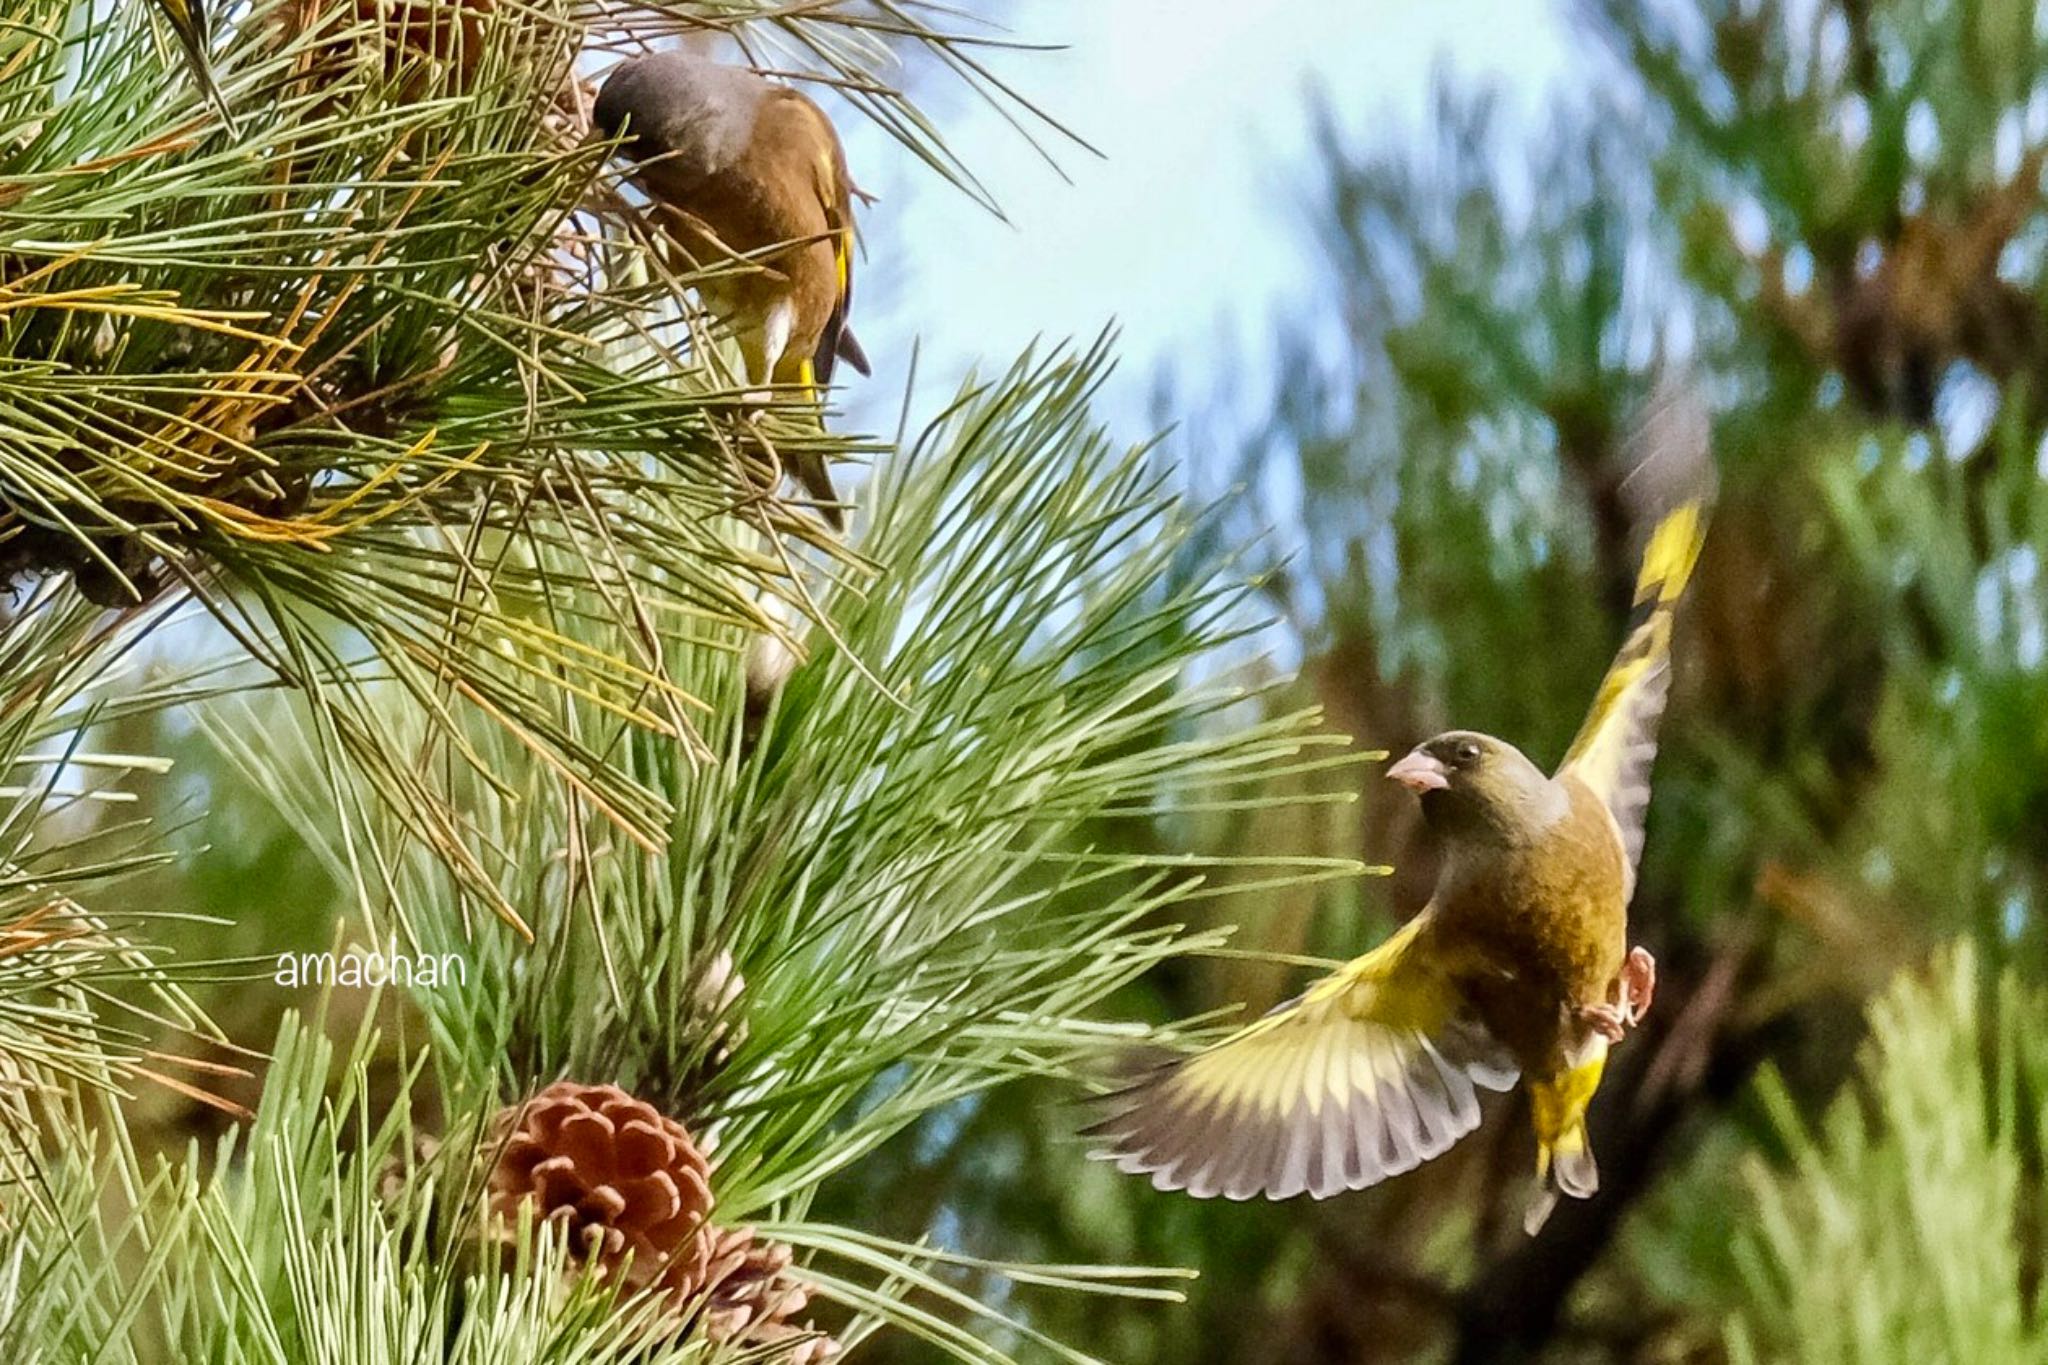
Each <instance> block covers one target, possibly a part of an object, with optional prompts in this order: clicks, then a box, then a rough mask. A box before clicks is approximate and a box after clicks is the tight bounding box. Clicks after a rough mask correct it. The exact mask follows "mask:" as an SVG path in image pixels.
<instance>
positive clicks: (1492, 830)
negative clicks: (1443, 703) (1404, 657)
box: [1387, 730, 1564, 842]
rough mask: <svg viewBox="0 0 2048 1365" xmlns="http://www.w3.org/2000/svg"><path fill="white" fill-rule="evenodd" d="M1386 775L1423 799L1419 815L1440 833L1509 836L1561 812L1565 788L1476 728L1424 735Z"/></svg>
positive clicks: (1510, 747) (1505, 839)
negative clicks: (1427, 737) (1426, 737)
mask: <svg viewBox="0 0 2048 1365" xmlns="http://www.w3.org/2000/svg"><path fill="white" fill-rule="evenodd" d="M1387 776H1388V777H1389V778H1390V779H1392V780H1393V781H1395V782H1399V783H1400V784H1401V785H1402V786H1404V787H1406V788H1408V790H1410V791H1412V792H1414V793H1415V794H1416V795H1417V796H1418V797H1420V798H1421V799H1422V818H1423V819H1424V820H1426V821H1428V822H1429V827H1430V828H1431V829H1432V830H1434V831H1436V832H1437V833H1438V834H1448V835H1455V836H1460V837H1465V838H1487V839H1492V840H1496V841H1502V842H1512V841H1514V840H1516V839H1519V838H1521V837H1524V836H1525V835H1526V834H1527V833H1528V832H1529V831H1531V830H1535V829H1540V828H1542V827H1543V826H1545V825H1546V824H1548V823H1549V822H1550V821H1551V820H1553V819H1555V818H1556V817H1557V816H1558V815H1560V814H1562V813H1563V811H1562V807H1563V805H1564V796H1563V793H1562V791H1561V790H1560V789H1559V788H1558V786H1557V784H1556V783H1554V782H1552V781H1551V780H1550V779H1549V778H1548V777H1546V776H1544V774H1543V770H1542V769H1541V768H1538V767H1537V766H1536V765H1535V764H1534V763H1531V762H1530V761H1529V759H1528V756H1527V755H1525V754H1524V753H1523V752H1522V751H1521V750H1520V749H1517V748H1516V747H1515V746H1514V745H1512V744H1509V743H1507V742H1506V741H1505V740H1499V739H1495V738H1494V737H1493V736H1492V735H1482V734H1480V733H1479V732H1477V731H1476V730H1451V731H1448V732H1446V733H1444V734H1441V735H1438V736H1437V737H1436V738H1435V739H1430V740H1424V741H1423V742H1422V743H1421V744H1418V745H1416V746H1415V747H1414V748H1413V749H1411V750H1409V751H1408V753H1407V755H1406V756H1405V757H1403V758H1402V759H1401V760H1400V761H1399V762H1397V763H1396V764H1394V766H1393V767H1391V768H1389V769H1387Z"/></svg>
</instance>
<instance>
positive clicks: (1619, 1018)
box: [1577, 1003, 1628, 1043]
mask: <svg viewBox="0 0 2048 1365" xmlns="http://www.w3.org/2000/svg"><path fill="white" fill-rule="evenodd" d="M1577 1013H1578V1016H1579V1022H1580V1023H1583V1024H1586V1025H1587V1026H1589V1027H1590V1028H1591V1029H1592V1030H1593V1031H1594V1032H1595V1033H1597V1034H1599V1035H1600V1036H1601V1037H1602V1038H1605V1039H1606V1040H1607V1041H1608V1042H1610V1043H1618V1042H1620V1041H1621V1040H1622V1039H1623V1038H1625V1037H1627V1036H1628V1021H1627V1019H1626V1018H1625V1017H1624V1016H1623V1014H1622V1009H1621V1006H1619V1005H1609V1004H1605V1003H1603V1004H1598V1005H1581V1006H1579V1008H1578V1011H1577Z"/></svg>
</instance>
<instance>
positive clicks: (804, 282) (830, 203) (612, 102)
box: [594, 52, 869, 526]
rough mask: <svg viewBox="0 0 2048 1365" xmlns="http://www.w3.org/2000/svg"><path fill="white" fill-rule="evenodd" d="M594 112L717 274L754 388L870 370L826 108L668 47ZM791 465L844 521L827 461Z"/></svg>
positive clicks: (707, 294)
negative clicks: (839, 364) (846, 369)
mask: <svg viewBox="0 0 2048 1365" xmlns="http://www.w3.org/2000/svg"><path fill="white" fill-rule="evenodd" d="M594 118H595V121H596V124H597V127H598V128H599V130H600V131H602V132H603V133H604V135H605V136H607V137H611V138H617V137H621V136H623V137H624V139H625V141H624V143H623V149H624V151H625V152H626V153H627V154H628V155H629V156H631V157H632V158H633V159H634V160H635V161H636V163H637V165H636V166H635V168H634V171H633V176H634V179H635V181H636V182H637V183H638V184H639V185H640V187H641V188H642V189H643V190H645V191H646V193H647V196H648V198H649V200H650V201H651V203H652V204H653V206H654V211H655V215H656V216H657V218H658V219H659V220H660V222H661V224H662V227H663V228H664V230H665V231H666V232H667V233H668V235H669V236H670V238H671V239H672V240H673V241H674V242H675V243H676V244H677V246H678V247H680V248H681V249H682V251H683V253H684V254H685V255H686V256H688V257H689V258H690V260H691V261H692V262H693V263H694V264H695V265H696V266H697V267H698V268H700V269H704V270H708V271H709V272H710V273H708V274H706V275H703V276H701V277H700V278H699V280H698V282H697V290H698V293H699V295H700V296H701V297H702V298H703V300H704V303H705V305H706V306H707V307H708V308H709V309H710V310H711V311H712V312H713V313H715V314H717V315H718V316H719V317H720V318H722V319H723V320H724V321H725V323H726V324H727V325H728V326H729V327H730V328H731V330H732V333H733V336H734V338H735V339H736V340H737V341H738V343H739V348H740V357H741V359H742V361H743V362H744V364H745V366H746V372H747V382H748V384H749V385H752V386H756V387H760V386H766V385H769V384H776V385H786V386H794V387H796V388H798V389H799V390H801V391H802V392H804V393H805V394H807V395H811V396H813V397H815V396H816V394H817V391H818V389H819V387H820V386H822V385H824V384H827V383H830V382H831V379H832V371H833V366H834V363H835V362H836V361H839V360H844V361H845V362H846V363H847V364H849V365H851V366H852V367H853V368H854V369H855V370H858V371H859V372H860V373H861V374H863V375H865V374H867V373H869V368H868V360H867V356H866V355H865V354H863V353H862V351H861V348H860V343H859V342H858V341H856V340H855V339H854V335H853V332H852V330H851V329H850V328H848V326H847V311H848V309H849V308H850V306H851V305H852V302H853V245H854V242H853V235H854V222H853V197H854V195H855V193H856V190H855V188H854V184H853V181H852V178H851V177H850V176H848V174H847V171H846V153H845V151H844V149H843V148H842V147H841V146H840V143H839V134H838V132H837V131H836V130H835V129H834V128H833V126H832V121H831V120H830V119H828V118H827V117H826V116H825V113H824V111H823V110H821V109H820V108H818V106H817V105H816V104H814V103H812V102H811V101H810V100H809V99H807V98H805V97H804V96H803V95H802V94H799V93H798V92H797V91H795V90H792V89H790V88H789V87H787V86H784V85H778V84H776V83H774V82H772V81H769V80H766V79H764V78H763V77H761V76H758V75H756V74H755V73H753V72H752V71H747V70H743V69H741V68H738V67H732V66H725V65H722V64H720V63H718V62H714V61H710V60H708V59H706V58H703V57H699V56H696V55H694V54H692V53H687V52H664V53H659V54H657V55H654V56H648V57H638V58H635V59H633V60H631V61H628V62H625V63H623V64H621V65H620V66H619V67H618V68H617V69H616V70H614V71H613V72H612V73H611V75H610V76H609V77H607V78H606V80H605V83H604V88H603V90H601V91H600V92H599V93H598V97H597V105H596V108H595V110H594ZM793 463H794V465H795V468H794V470H793V471H792V472H793V473H795V475H796V476H797V479H798V480H799V481H800V482H801V483H802V484H803V485H804V487H805V489H806V490H807V491H809V493H810V494H811V495H812V497H814V498H815V499H817V501H818V503H819V507H820V511H821V512H822V513H823V514H824V515H825V516H826V518H827V519H828V520H830V521H831V522H832V523H833V524H834V525H835V526H837V525H838V524H840V522H841V520H842V517H841V511H840V508H839V505H838V495H837V494H836V492H835V491H834V489H833V487H832V476H831V474H830V472H829V471H828V470H827V469H826V467H825V462H824V458H823V457H822V456H821V455H819V454H817V453H815V452H811V451H804V452H800V453H798V454H797V455H796V456H795V457H794V460H793Z"/></svg>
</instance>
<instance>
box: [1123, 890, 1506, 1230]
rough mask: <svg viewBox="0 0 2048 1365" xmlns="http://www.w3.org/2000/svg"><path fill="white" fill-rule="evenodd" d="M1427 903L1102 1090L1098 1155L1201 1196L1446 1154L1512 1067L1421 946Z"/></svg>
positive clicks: (1344, 1183)
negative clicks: (1270, 1000)
mask: <svg viewBox="0 0 2048 1365" xmlns="http://www.w3.org/2000/svg"><path fill="white" fill-rule="evenodd" d="M1428 918H1429V917H1428V912H1424V914H1423V915H1421V916H1418V917H1417V918H1416V919H1415V920H1414V921H1412V922H1411V923H1410V924H1409V925H1408V926H1407V927H1406V928H1405V929H1403V930H1402V931H1401V932H1400V933H1398V934H1396V935H1394V936H1393V937H1392V938H1390V939H1388V940H1387V941H1386V942H1385V943H1384V944H1382V945H1380V947H1378V948H1377V949H1375V950H1373V951H1372V952H1371V953H1368V954H1366V955H1365V956H1364V957H1362V958H1359V959H1358V960H1357V961H1355V962H1353V963H1351V964H1350V965H1348V966H1346V967H1345V968H1344V969H1342V970H1341V971H1338V972H1336V973H1334V974H1333V975H1331V976H1329V977H1326V978H1325V979H1324V980H1322V981H1321V982H1318V983H1317V984H1316V985H1315V986H1314V987H1312V988H1311V989H1310V990H1309V991H1308V992H1307V994H1305V995H1303V996H1301V997H1300V998H1299V999H1297V1000H1294V1001H1291V1002H1289V1003H1288V1004H1286V1005H1282V1006H1281V1007H1279V1008H1278V1009H1276V1010H1274V1011H1273V1012H1272V1013H1270V1014H1268V1015H1267V1016H1266V1017H1265V1018H1263V1019H1260V1020H1259V1021H1258V1022H1256V1023H1254V1024H1252V1025H1250V1026H1249V1027H1247V1028H1245V1029H1244V1030H1242V1031H1241V1032H1239V1033H1237V1034H1234V1035H1232V1036H1231V1037H1229V1038H1227V1039H1225V1040H1224V1041H1222V1042H1221V1043H1218V1044H1216V1045H1215V1046H1214V1047H1212V1048H1209V1049H1208V1050H1207V1051H1204V1052H1199V1053H1196V1054H1194V1055H1193V1056H1191V1057H1184V1058H1180V1059H1177V1060H1174V1061H1171V1062H1168V1063H1165V1064H1163V1065H1160V1066H1157V1067H1155V1068H1153V1069H1152V1070H1151V1071H1149V1072H1147V1073H1146V1074H1145V1075H1144V1076H1142V1077H1141V1078H1139V1079H1138V1080H1137V1081H1136V1082H1135V1083H1134V1084H1132V1085H1130V1086H1127V1087H1126V1088H1124V1089H1122V1090H1119V1091H1116V1092H1115V1093H1113V1094H1111V1095H1109V1096H1108V1097H1107V1098H1106V1099H1105V1100H1104V1103H1105V1104H1106V1105H1107V1106H1108V1108H1109V1110H1110V1113H1109V1114H1108V1116H1107V1117H1105V1118H1103V1119H1102V1120H1101V1121H1099V1122H1097V1123H1095V1124H1093V1125H1092V1126H1090V1127H1089V1128H1088V1129H1086V1130H1085V1131H1086V1133H1087V1135H1088V1136H1091V1137H1095V1138H1099V1139H1101V1140H1102V1144H1103V1145H1102V1146H1101V1148H1100V1149H1099V1150H1097V1151H1095V1152H1094V1153H1092V1155H1094V1156H1096V1157H1098V1158H1100V1159H1103V1160H1108V1161H1114V1162H1116V1163H1117V1165H1118V1166H1119V1167H1120V1168H1121V1169H1123V1170H1126V1171H1130V1172H1132V1173H1136V1174H1147V1175H1150V1176H1151V1177H1152V1183H1153V1184H1154V1185H1155V1186H1156V1187H1158V1188H1159V1189H1162V1190H1176V1189H1184V1190H1186V1191H1187V1192H1188V1193H1189V1194H1192V1195H1194V1196H1195V1197H1196V1198H1198V1199H1207V1198H1212V1197H1214V1196H1217V1195H1221V1196H1223V1197H1224V1198H1226V1199H1250V1198H1252V1197H1254V1196H1255V1195H1264V1196H1265V1197H1266V1198H1268V1199H1286V1198H1290V1197H1292V1196H1294V1195H1297V1194H1303V1193H1306V1194H1308V1195H1309V1196H1310V1197H1311V1198H1315V1199H1322V1198H1325V1197H1327V1196H1329V1195H1333V1194H1336V1193H1338V1192H1340V1191H1342V1190H1355V1189H1362V1188H1364V1187H1365V1186H1367V1185H1372V1184H1376V1183H1378V1182H1379V1181H1381V1180H1384V1179H1386V1178H1387V1177H1388V1176H1392V1175H1398V1174H1400V1173H1401V1172H1403V1171H1406V1170H1410V1169H1412V1168H1413V1167H1415V1166H1418V1165H1420V1164H1421V1163H1422V1162H1424V1161H1427V1160H1429V1159H1430V1158H1431V1157H1434V1156H1437V1155H1438V1154H1440V1153H1442V1152H1443V1151H1444V1150H1445V1149H1446V1148H1448V1147H1449V1146H1450V1145H1451V1144H1452V1143H1454V1142H1456V1141H1457V1140H1458V1139H1459V1138H1461V1137H1463V1136H1464V1135H1465V1134H1466V1133H1469V1132H1470V1131H1472V1129H1473V1128H1474V1127H1476V1126H1477V1125H1478V1123H1479V1102H1478V1098H1477V1095H1476V1093H1475V1087H1476V1086H1485V1087H1487V1088H1488V1089H1493V1090H1505V1089H1506V1088H1507V1087H1508V1086H1510V1085H1512V1084H1514V1081H1515V1069H1514V1065H1513V1063H1512V1062H1511V1061H1509V1060H1507V1058H1506V1055H1505V1053H1504V1052H1503V1051H1502V1049H1501V1048H1500V1047H1499V1046H1498V1045H1496V1044H1495V1043H1494V1042H1493V1040H1492V1039H1490V1038H1489V1037H1488V1036H1487V1035H1486V1033H1485V1031H1484V1030H1483V1029H1482V1028H1480V1026H1479V1025H1478V1023H1477V1022H1476V1021H1475V1020H1472V1019H1471V1018H1469V1016H1468V1015H1467V1013H1466V1011H1465V1006H1464V1002H1463V999H1462V997H1461V996H1460V995H1459V993H1458V991H1457V989H1456V987H1455V985H1454V984H1453V983H1452V981H1451V980H1450V978H1449V977H1447V976H1445V975H1444V974H1443V973H1441V972H1440V971H1438V970H1437V969H1436V968H1435V967H1434V966H1433V965H1431V963H1430V961H1429V959H1428V954H1427V953H1426V952H1422V951H1417V945H1418V943H1419V942H1423V940H1422V937H1421V936H1422V935H1424V934H1425V933H1426V925H1427V921H1428Z"/></svg>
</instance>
